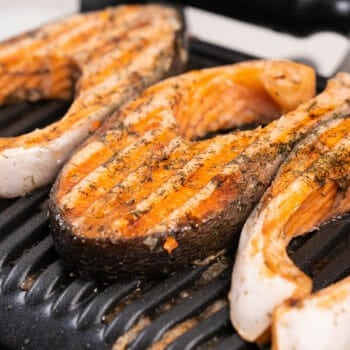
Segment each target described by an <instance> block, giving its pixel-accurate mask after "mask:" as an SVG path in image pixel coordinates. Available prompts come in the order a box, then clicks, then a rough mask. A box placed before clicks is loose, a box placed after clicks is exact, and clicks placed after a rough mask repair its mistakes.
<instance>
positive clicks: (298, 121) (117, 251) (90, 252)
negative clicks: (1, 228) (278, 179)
mask: <svg viewBox="0 0 350 350" xmlns="http://www.w3.org/2000/svg"><path fill="white" fill-rule="evenodd" d="M340 85H341V84H340ZM335 90H336V91H332V92H330V91H327V92H325V93H324V94H323V95H322V96H320V97H318V99H317V100H316V101H318V100H320V101H319V104H320V106H323V107H322V108H323V110H325V109H326V107H327V108H328V109H330V108H331V106H330V100H332V99H331V98H330V97H329V95H330V94H335V95H336V96H334V97H335V100H334V101H340V100H341V101H343V95H344V93H343V90H346V91H347V92H348V88H345V87H342V86H341V87H339V89H335ZM314 92H315V74H314V71H313V70H312V69H311V68H309V67H307V66H304V65H301V64H297V63H292V62H287V61H263V60H262V61H249V62H243V63H239V64H236V65H231V66H224V67H217V68H211V69H205V70H199V71H193V72H190V73H186V74H184V75H181V76H178V77H174V78H170V79H167V80H164V81H162V82H160V83H158V84H156V85H153V86H152V87H150V88H148V89H147V90H146V91H145V92H144V93H142V94H141V96H140V97H139V98H138V99H135V100H134V101H132V102H130V103H129V104H127V105H126V106H125V107H124V108H122V109H121V110H119V111H118V113H115V114H114V115H113V116H112V117H111V118H109V119H108V120H107V122H106V123H105V124H104V125H103V126H102V128H101V129H100V130H98V131H97V132H96V133H95V134H94V135H92V136H91V137H90V138H89V139H88V140H87V141H86V142H85V143H84V144H83V145H82V146H81V147H80V148H79V149H78V150H77V151H76V152H75V153H74V154H73V155H72V157H71V158H70V160H69V161H68V162H67V163H66V165H65V166H64V168H63V170H62V172H61V173H60V175H59V177H58V179H57V181H56V183H55V185H54V187H53V189H52V191H51V196H50V217H51V223H52V225H51V226H52V232H53V237H54V241H55V245H56V248H57V250H58V252H59V253H60V254H61V255H62V256H63V257H64V258H65V260H66V262H67V263H68V264H69V266H70V267H71V268H72V269H74V270H78V271H79V272H80V273H81V275H83V276H85V277H93V278H97V279H114V278H117V277H119V276H123V275H127V276H128V275H130V274H134V275H139V276H151V277H152V276H158V275H161V274H164V273H167V272H169V271H171V270H174V269H176V268H180V267H184V266H186V265H191V264H193V262H194V261H196V260H197V259H202V258H204V257H206V256H209V255H211V254H215V253H217V252H218V251H220V250H222V249H224V248H226V247H228V246H229V245H232V242H233V240H234V238H235V236H236V233H237V232H238V230H239V229H240V228H241V226H242V223H243V222H244V220H245V219H246V217H247V216H248V214H249V213H250V211H251V210H252V208H253V207H254V205H255V204H256V203H257V201H258V200H259V199H260V197H261V195H262V194H263V192H264V190H265V189H266V187H267V186H268V185H269V183H270V181H271V179H272V177H273V176H274V174H275V173H276V171H277V168H278V166H279V164H280V163H281V161H282V160H283V159H284V158H285V157H286V155H287V154H288V152H289V151H290V150H291V147H292V146H293V144H294V143H295V142H297V141H298V140H299V139H300V138H301V137H302V136H303V135H304V134H305V133H306V132H307V131H308V130H309V128H310V127H311V126H312V125H314V124H315V123H316V122H317V121H318V119H319V118H317V117H315V116H314V115H312V114H311V112H310V111H309V109H310V103H313V102H312V101H311V102H307V103H306V104H304V105H302V107H300V108H299V109H297V110H296V112H292V113H290V114H286V115H285V116H284V117H282V118H280V119H277V120H275V121H273V122H271V123H270V124H269V125H268V126H266V127H265V128H261V127H260V128H257V129H256V130H250V131H249V130H248V131H236V132H231V133H228V134H224V135H218V136H216V137H213V138H207V139H203V136H205V135H206V134H207V133H211V132H215V131H217V130H221V129H230V128H234V127H237V126H242V125H245V124H251V123H268V122H270V121H272V120H273V119H276V118H278V117H279V116H280V115H281V114H282V113H284V112H287V111H289V110H292V109H294V108H296V107H297V106H298V105H299V104H300V103H302V102H305V101H308V100H310V98H312V97H313V96H314ZM332 97H333V96H332ZM325 105H326V106H325Z"/></svg>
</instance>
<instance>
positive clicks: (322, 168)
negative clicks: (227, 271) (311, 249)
mask: <svg viewBox="0 0 350 350" xmlns="http://www.w3.org/2000/svg"><path fill="white" fill-rule="evenodd" d="M336 91H338V92H339V95H338V94H337V93H336ZM330 92H331V93H332V94H333V98H332V99H331V100H330V101H331V103H332V109H331V110H330V111H329V112H328V113H327V114H326V117H321V118H320V109H322V108H324V107H322V103H320V97H322V95H323V96H326V95H327V94H329V93H330ZM322 95H320V97H317V98H316V99H315V100H314V102H313V105H312V106H310V110H309V113H311V114H314V115H315V116H316V117H317V119H319V122H318V123H317V124H316V125H314V127H313V128H312V130H310V132H309V134H308V135H307V136H306V137H305V138H304V139H303V140H302V141H301V142H300V143H298V144H297V145H296V146H295V148H294V149H293V151H292V152H291V154H290V155H289V157H288V158H287V159H286V161H285V162H284V163H283V165H282V166H281V168H280V170H279V172H278V174H277V176H276V178H275V179H274V181H273V183H272V185H271V187H270V188H269V189H268V190H267V192H266V193H265V194H264V196H263V198H262V199H261V201H260V202H259V204H258V205H257V207H256V208H255V209H254V211H253V213H252V214H251V215H250V217H249V219H248V220H247V222H246V223H245V225H244V228H243V231H242V234H241V238H240V243H239V248H238V253H237V257H236V262H235V265H234V270H233V274H232V286H231V291H230V294H229V298H230V306H231V320H232V323H233V325H234V326H235V328H236V329H237V331H238V332H239V334H240V335H241V336H242V337H243V338H245V339H247V340H249V341H256V340H259V338H260V339H262V338H264V336H267V335H268V331H269V327H270V325H271V322H272V319H273V313H274V310H275V308H276V307H278V306H279V305H281V304H282V303H283V302H284V301H287V300H293V301H298V300H300V299H302V298H304V297H306V296H307V295H309V294H310V293H311V290H312V281H311V279H310V278H309V277H308V276H307V275H306V274H305V273H303V272H302V271H301V270H299V268H298V267H296V266H295V265H294V263H293V262H292V260H291V259H290V258H289V256H288V254H287V251H286V248H287V246H288V244H289V242H290V241H291V240H292V239H293V238H294V237H297V236H300V235H302V234H305V233H307V232H309V231H311V230H313V229H315V228H317V227H319V226H320V225H321V224H322V223H324V222H326V221H328V220H330V219H332V218H335V217H338V216H340V215H343V214H345V213H347V212H349V210H350V188H349V183H350V135H349V130H350V99H349V98H350V75H348V74H345V73H342V74H338V75H337V77H336V78H335V79H333V80H332V81H331V82H330V83H329V86H328V88H327V89H326V91H325V92H324V93H323V94H322ZM303 333H305V332H303ZM261 337H262V338H261ZM278 349H280V348H278ZM281 349H284V347H281Z"/></svg>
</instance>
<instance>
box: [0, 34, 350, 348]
mask: <svg viewBox="0 0 350 350" xmlns="http://www.w3.org/2000/svg"><path fill="white" fill-rule="evenodd" d="M247 58H249V57H248V56H246V55H243V54H241V53H237V52H233V51H229V50H225V49H221V48H218V47H215V46H213V45H209V44H206V43H203V42H200V41H197V40H192V41H191V55H190V64H189V68H191V69H192V68H200V67H208V66H213V65H218V64H226V63H232V62H237V61H241V60H245V59H247ZM323 83H324V82H323V81H322V79H320V80H319V85H320V87H321V85H322V84H323ZM67 107H68V104H67V103H65V102H60V101H51V102H45V103H38V104H20V105H17V106H11V107H5V108H2V109H1V110H0V136H9V135H15V134H20V133H23V132H26V131H29V130H32V129H34V128H36V127H41V126H43V125H45V124H47V123H50V122H52V121H53V120H55V119H57V118H59V117H60V116H61V115H62V114H63V113H64V111H65V110H66V109H67ZM48 191H49V188H44V189H40V190H38V191H36V192H35V193H34V194H32V195H31V196H29V197H25V198H20V199H17V200H0V342H1V343H3V344H5V345H7V346H9V347H11V348H16V349H74V350H79V349H89V348H91V349H110V348H112V346H113V344H114V343H116V344H118V345H119V346H121V347H120V348H123V347H122V345H123V344H128V347H127V348H128V349H133V350H137V349H146V348H152V347H153V349H168V350H190V349H197V350H208V349H215V350H230V349H232V350H233V349H235V350H238V349H239V350H244V349H246V350H247V349H250V350H253V349H258V348H257V347H256V346H255V345H251V344H247V343H245V342H244V341H242V340H241V339H240V338H239V337H238V335H237V334H235V332H234V330H233V329H232V327H231V325H230V322H229V315H228V306H227V302H226V295H227V292H228V287H229V283H230V269H231V265H232V262H231V261H229V260H228V259H226V258H224V257H220V258H217V259H214V260H212V261H209V262H207V263H206V264H204V265H203V266H198V267H196V268H193V269H190V270H186V271H179V272H178V273H176V274H173V275H171V276H169V277H167V278H165V279H163V280H159V281H148V282H145V281H139V280H131V281H118V282H117V283H115V284H113V285H108V286H107V285H99V284H97V283H95V282H93V281H83V280H81V279H79V278H77V277H76V276H74V275H73V274H72V273H71V272H70V271H67V270H66V269H65V268H64V266H63V264H62V262H61V261H60V259H59V257H58V256H57V254H56V252H55V250H54V248H53V243H52V239H51V236H50V235H49V227H48V217H47V194H48ZM289 253H290V255H291V257H292V258H293V260H294V261H295V262H296V263H297V264H298V265H299V266H300V267H301V268H302V269H303V270H304V271H306V272H307V273H308V274H310V275H311V276H312V277H313V279H314V284H315V289H319V288H322V287H324V286H326V285H328V284H330V283H332V282H334V281H336V280H338V279H340V278H342V277H344V276H346V275H348V274H349V273H350V261H349V260H350V259H349V258H348V257H349V254H350V218H349V217H347V218H344V219H342V220H339V221H337V222H332V223H330V224H328V225H326V226H324V227H323V228H322V229H321V230H319V231H317V232H315V233H313V234H311V235H308V236H307V237H304V238H301V239H298V240H295V241H293V242H292V244H291V245H290V247H289ZM157 346H159V347H157Z"/></svg>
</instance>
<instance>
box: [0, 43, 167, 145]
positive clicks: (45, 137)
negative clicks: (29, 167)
mask: <svg viewBox="0 0 350 350" xmlns="http://www.w3.org/2000/svg"><path fill="white" fill-rule="evenodd" d="M167 45H168V44H167V43H160V44H159V45H158V47H157V50H156V48H153V49H152V48H149V51H155V52H153V53H154V54H159V53H160V52H161V50H162V49H164V48H163V46H167ZM158 49H159V50H158ZM142 58H143V59H142ZM152 58H153V57H152V56H151V57H147V60H146V59H145V57H140V56H138V58H137V59H135V60H134V61H133V65H132V66H131V67H128V68H129V69H128V71H129V70H131V71H132V69H133V68H134V65H135V66H136V65H137V64H138V61H139V60H140V61H142V63H144V64H149V65H150V66H149V67H144V66H143V67H142V66H141V67H138V68H139V69H140V68H143V69H147V70H148V69H151V67H152V64H153V65H154V64H155V63H154V61H155V58H153V60H152ZM119 78H120V77H119ZM138 79H140V78H139V77H138ZM110 80H113V79H112V78H110ZM107 83H108V78H107V82H103V83H102V84H105V85H107ZM123 85H124V86H123ZM129 86H130V81H129V76H127V75H126V70H124V71H123V74H122V79H119V81H118V84H116V85H112V86H108V87H107V89H106V90H107V91H100V90H98V92H99V94H103V95H104V97H105V100H103V101H101V100H98V98H96V99H93V98H91V100H90V101H89V100H87V98H86V97H83V96H82V95H81V96H79V100H81V99H83V100H84V102H83V106H79V108H83V109H80V110H78V111H76V108H72V107H71V109H70V110H69V111H68V112H67V114H66V115H65V117H64V118H63V119H61V122H59V123H57V124H56V126H55V132H53V130H52V128H50V127H48V128H45V129H42V130H41V133H42V135H41V137H40V140H41V141H42V142H46V143H47V142H50V141H51V140H52V139H54V138H55V137H56V135H57V134H59V133H62V132H64V131H65V130H67V131H68V132H69V130H70V129H72V128H74V127H75V123H79V122H81V119H82V117H85V116H86V115H88V117H87V118H91V120H96V119H103V118H104V117H105V116H106V115H108V114H109V113H111V112H112V111H113V110H115V109H116V108H117V107H118V106H119V105H120V104H122V103H123V102H124V101H125V100H126V99H127V98H128V96H129V94H131V93H132V92H131V91H130V90H129ZM123 88H124V91H125V93H121V92H120V91H123ZM91 91H92V89H90V90H89V95H90V96H92V92H91ZM113 91H115V93H116V94H118V96H119V100H118V99H117V102H114V104H113V98H114V95H108V94H109V93H111V92H113ZM95 92H96V91H95ZM120 96H121V97H120ZM78 102H79V101H78V100H77V101H76V104H75V105H77V103H78ZM93 102H94V103H93ZM101 103H105V104H109V108H107V109H106V110H104V111H106V113H105V114H103V113H102V112H101V111H102V110H103V109H102V108H101ZM89 104H90V106H88V105H89ZM87 108H90V109H91V110H92V111H97V113H96V114H95V115H90V116H89V114H88V113H87V111H86V109H87ZM92 113H93V112H90V114H92ZM84 119H85V118H84ZM22 137H25V143H26V146H27V147H28V146H30V145H31V144H34V143H36V142H38V138H37V135H34V138H33V135H32V134H31V133H29V134H26V135H23V136H22ZM15 141H17V142H18V139H15ZM5 144H6V143H5ZM14 144H15V142H12V145H14ZM0 150H1V146H0Z"/></svg>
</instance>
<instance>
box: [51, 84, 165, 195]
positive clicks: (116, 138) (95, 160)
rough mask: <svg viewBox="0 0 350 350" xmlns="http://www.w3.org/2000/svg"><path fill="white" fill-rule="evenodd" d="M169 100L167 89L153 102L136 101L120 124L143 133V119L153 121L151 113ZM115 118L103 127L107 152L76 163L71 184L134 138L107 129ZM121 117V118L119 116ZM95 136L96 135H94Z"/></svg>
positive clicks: (155, 113) (150, 122) (156, 112)
mask: <svg viewBox="0 0 350 350" xmlns="http://www.w3.org/2000/svg"><path fill="white" fill-rule="evenodd" d="M170 100H171V97H170V94H169V91H168V90H166V91H163V92H162V94H160V95H159V99H157V100H154V101H153V103H150V102H149V101H146V100H145V101H144V102H141V104H139V103H138V102H137V104H136V106H133V108H134V109H133V108H131V111H130V113H127V116H126V117H125V119H124V122H123V124H122V128H123V129H127V128H132V129H133V131H134V132H135V133H143V132H145V130H146V129H147V125H148V124H147V123H146V122H145V119H148V122H149V124H152V123H153V122H154V120H153V118H150V116H151V115H153V116H156V115H157V114H159V113H160V111H161V110H162V109H163V108H164V106H163V105H164V103H168V102H169V101H170ZM139 109H141V110H142V113H140V112H139ZM114 119H115V118H111V120H110V121H107V123H106V125H105V128H106V129H107V131H106V132H105V133H104V134H103V143H104V145H105V146H107V147H108V153H107V152H106V153H102V154H101V157H98V156H97V155H96V154H92V155H91V157H90V158H89V159H88V160H87V162H88V163H89V165H88V166H87V167H86V166H84V164H77V165H79V171H77V168H73V169H72V171H71V172H72V173H73V174H74V177H75V180H74V182H73V183H72V185H75V184H77V183H78V182H79V181H81V179H82V178H84V177H85V176H86V174H88V173H89V172H92V171H94V170H95V169H96V168H97V167H98V166H99V165H100V164H101V163H104V162H106V161H107V160H108V158H109V157H110V156H112V154H114V153H116V152H117V151H119V150H120V148H121V147H122V146H123V143H122V144H121V142H124V141H125V142H126V143H125V144H126V145H127V144H128V142H131V141H132V140H134V137H131V136H128V135H127V137H128V138H122V136H123V132H122V130H121V129H116V130H115V129H112V130H108V129H109V128H108V124H109V123H112V124H113V123H114V122H115V120H114ZM119 119H122V118H119ZM96 137H97V136H96ZM80 152H81V151H79V152H78V153H77V154H79V153H80ZM73 163H74V164H76V161H73ZM69 172H70V169H67V170H66V173H65V176H67V175H66V174H69ZM69 190H71V187H70V188H66V189H65V190H64V191H60V195H59V196H57V197H58V198H60V197H61V196H62V195H63V194H65V193H67V192H68V191H69Z"/></svg>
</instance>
